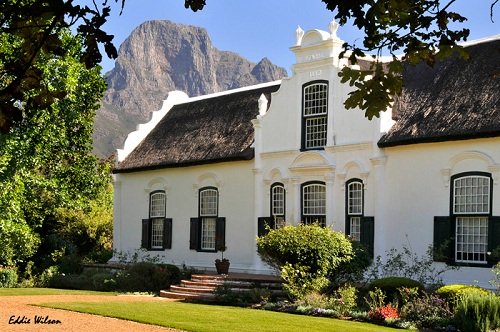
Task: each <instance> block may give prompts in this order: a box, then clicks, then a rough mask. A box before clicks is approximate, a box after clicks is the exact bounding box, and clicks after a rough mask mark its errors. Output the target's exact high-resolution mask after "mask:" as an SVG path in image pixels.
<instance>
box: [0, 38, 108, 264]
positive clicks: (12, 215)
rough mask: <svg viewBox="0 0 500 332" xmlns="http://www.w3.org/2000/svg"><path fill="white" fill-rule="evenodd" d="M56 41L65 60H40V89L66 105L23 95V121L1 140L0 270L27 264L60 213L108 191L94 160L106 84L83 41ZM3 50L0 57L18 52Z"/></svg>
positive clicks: (101, 168) (104, 173)
mask: <svg viewBox="0 0 500 332" xmlns="http://www.w3.org/2000/svg"><path fill="white" fill-rule="evenodd" d="M58 38H59V40H60V41H61V48H62V49H64V51H63V52H62V53H61V54H62V55H60V56H53V55H50V56H48V55H47V56H41V55H40V57H39V58H38V59H37V61H36V67H37V68H38V69H39V70H40V73H41V76H40V86H42V87H43V89H46V90H47V91H49V92H50V93H54V94H60V93H64V95H65V96H64V98H56V99H55V100H54V101H53V103H51V104H50V105H45V104H44V105H43V106H42V105H41V104H40V103H37V102H36V101H35V99H36V98H35V96H37V92H38V91H26V92H25V95H26V98H24V99H23V101H22V102H21V103H20V105H19V107H20V110H22V113H23V117H22V118H21V119H19V120H17V121H15V122H14V123H13V127H12V128H11V129H10V130H9V132H8V133H1V134H0V211H2V213H1V214H0V241H1V243H0V247H2V250H3V252H4V255H1V256H0V264H15V263H18V262H22V261H23V260H25V259H26V258H29V257H30V256H31V255H32V254H33V253H34V252H35V250H37V248H38V243H39V242H40V239H43V241H46V239H47V236H48V235H49V234H51V232H53V230H54V229H55V228H57V227H56V226H57V220H56V216H57V211H58V209H60V208H83V209H88V202H89V201H90V200H92V199H94V198H96V197H97V196H98V195H99V193H100V192H101V191H102V190H103V189H104V188H105V187H106V186H107V184H108V183H109V173H108V172H109V168H106V167H105V166H104V165H101V164H99V163H98V162H97V160H96V158H95V157H94V156H92V154H91V150H92V128H93V119H94V116H95V111H96V109H97V108H98V105H99V104H98V103H99V100H100V98H101V96H102V94H103V92H104V89H105V82H104V80H103V78H102V77H101V75H100V69H99V68H98V67H94V68H91V69H87V68H86V65H85V64H84V63H82V61H81V59H82V57H84V56H85V51H82V45H83V43H82V40H81V38H79V37H75V36H73V35H72V34H71V33H70V32H69V31H68V30H64V31H61V32H60V33H59V36H58ZM0 47H1V51H2V52H0V53H2V54H3V53H8V52H9V51H10V50H11V49H13V48H15V45H12V46H10V45H9V44H1V45H0ZM42 245H43V243H42Z"/></svg>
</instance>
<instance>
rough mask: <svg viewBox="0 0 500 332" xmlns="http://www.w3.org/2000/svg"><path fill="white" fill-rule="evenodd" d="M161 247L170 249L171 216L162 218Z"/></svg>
mask: <svg viewBox="0 0 500 332" xmlns="http://www.w3.org/2000/svg"><path fill="white" fill-rule="evenodd" d="M163 249H172V218H165V219H163Z"/></svg>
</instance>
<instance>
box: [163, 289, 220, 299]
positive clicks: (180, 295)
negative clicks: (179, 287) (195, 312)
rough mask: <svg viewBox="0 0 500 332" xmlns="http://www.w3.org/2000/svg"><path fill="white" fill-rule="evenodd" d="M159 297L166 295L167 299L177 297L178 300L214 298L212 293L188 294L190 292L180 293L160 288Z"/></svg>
mask: <svg viewBox="0 0 500 332" xmlns="http://www.w3.org/2000/svg"><path fill="white" fill-rule="evenodd" d="M160 296H161V297H166V298H169V299H178V300H205V301H210V300H214V299H215V295H214V294H190V293H181V292H170V291H165V290H162V291H160Z"/></svg>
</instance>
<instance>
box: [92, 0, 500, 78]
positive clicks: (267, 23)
mask: <svg viewBox="0 0 500 332" xmlns="http://www.w3.org/2000/svg"><path fill="white" fill-rule="evenodd" d="M492 1H493V0H457V1H456V2H455V3H454V4H453V5H452V7H451V9H453V10H455V11H457V12H459V13H461V14H462V15H464V16H466V17H467V18H468V21H467V22H466V23H465V24H464V27H467V28H469V29H470V30H471V35H470V38H469V40H474V39H478V38H483V37H488V36H492V35H495V34H499V33H500V23H499V22H500V3H499V4H497V6H496V7H495V12H494V17H493V19H494V21H495V22H494V23H492V22H491V20H490V5H491V2H492ZM120 2H121V1H120ZM119 10H120V8H119V5H117V4H114V2H113V8H112V13H111V18H110V19H109V21H108V22H107V23H106V25H105V26H104V28H105V30H106V31H107V32H108V33H110V34H113V35H115V38H114V43H115V45H116V46H119V45H120V44H121V43H122V42H123V41H124V40H125V39H126V38H127V37H128V36H129V35H130V33H131V32H132V31H133V30H134V29H135V28H136V27H137V26H139V25H140V24H141V23H143V22H145V21H148V20H156V19H160V20H170V21H173V22H176V23H183V24H189V25H194V26H198V27H203V28H205V29H206V30H207V31H208V33H209V35H210V38H211V40H212V43H213V44H214V46H215V47H216V48H218V49H219V50H223V51H232V52H236V53H239V54H240V55H241V56H243V57H245V58H247V59H249V60H250V61H253V62H258V61H260V59H262V58H263V57H267V58H269V59H270V60H271V62H273V63H275V64H277V65H279V66H282V67H284V68H286V69H287V70H288V71H289V72H290V67H291V65H292V64H293V62H294V57H293V54H292V53H291V51H290V50H289V47H290V46H292V45H293V44H294V43H295V29H296V28H297V25H300V26H301V27H302V29H304V30H305V31H307V30H309V29H322V30H327V27H328V23H329V22H330V21H331V20H332V18H333V13H332V12H330V11H328V10H327V9H326V8H325V5H324V4H323V2H322V1H321V0H302V1H300V0H286V1H283V0H252V1H248V0H207V5H206V6H205V8H204V9H203V10H202V11H198V12H196V13H194V12H192V11H191V10H190V9H185V8H184V1H183V0H126V2H125V8H124V11H123V13H122V15H121V16H120V15H118V13H119ZM337 34H338V36H339V37H340V38H341V39H343V40H346V41H348V42H353V41H356V40H358V39H359V40H360V38H361V37H362V34H361V33H360V32H359V31H358V30H357V29H356V28H354V27H352V26H348V25H345V26H343V27H340V28H339V30H338V33H337ZM360 42H361V40H360ZM113 65H114V64H113V61H111V60H108V59H106V60H104V61H103V63H102V66H103V68H104V72H106V71H108V70H111V69H112V68H113Z"/></svg>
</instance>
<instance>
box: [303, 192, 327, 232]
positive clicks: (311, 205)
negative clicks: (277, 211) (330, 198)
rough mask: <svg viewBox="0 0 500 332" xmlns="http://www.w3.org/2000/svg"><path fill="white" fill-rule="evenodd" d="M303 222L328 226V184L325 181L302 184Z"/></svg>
mask: <svg viewBox="0 0 500 332" xmlns="http://www.w3.org/2000/svg"><path fill="white" fill-rule="evenodd" d="M302 222H303V223H305V224H312V223H315V222H317V223H319V224H320V225H321V226H323V227H324V226H326V186H325V184H324V183H323V182H309V183H305V184H303V185H302Z"/></svg>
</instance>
